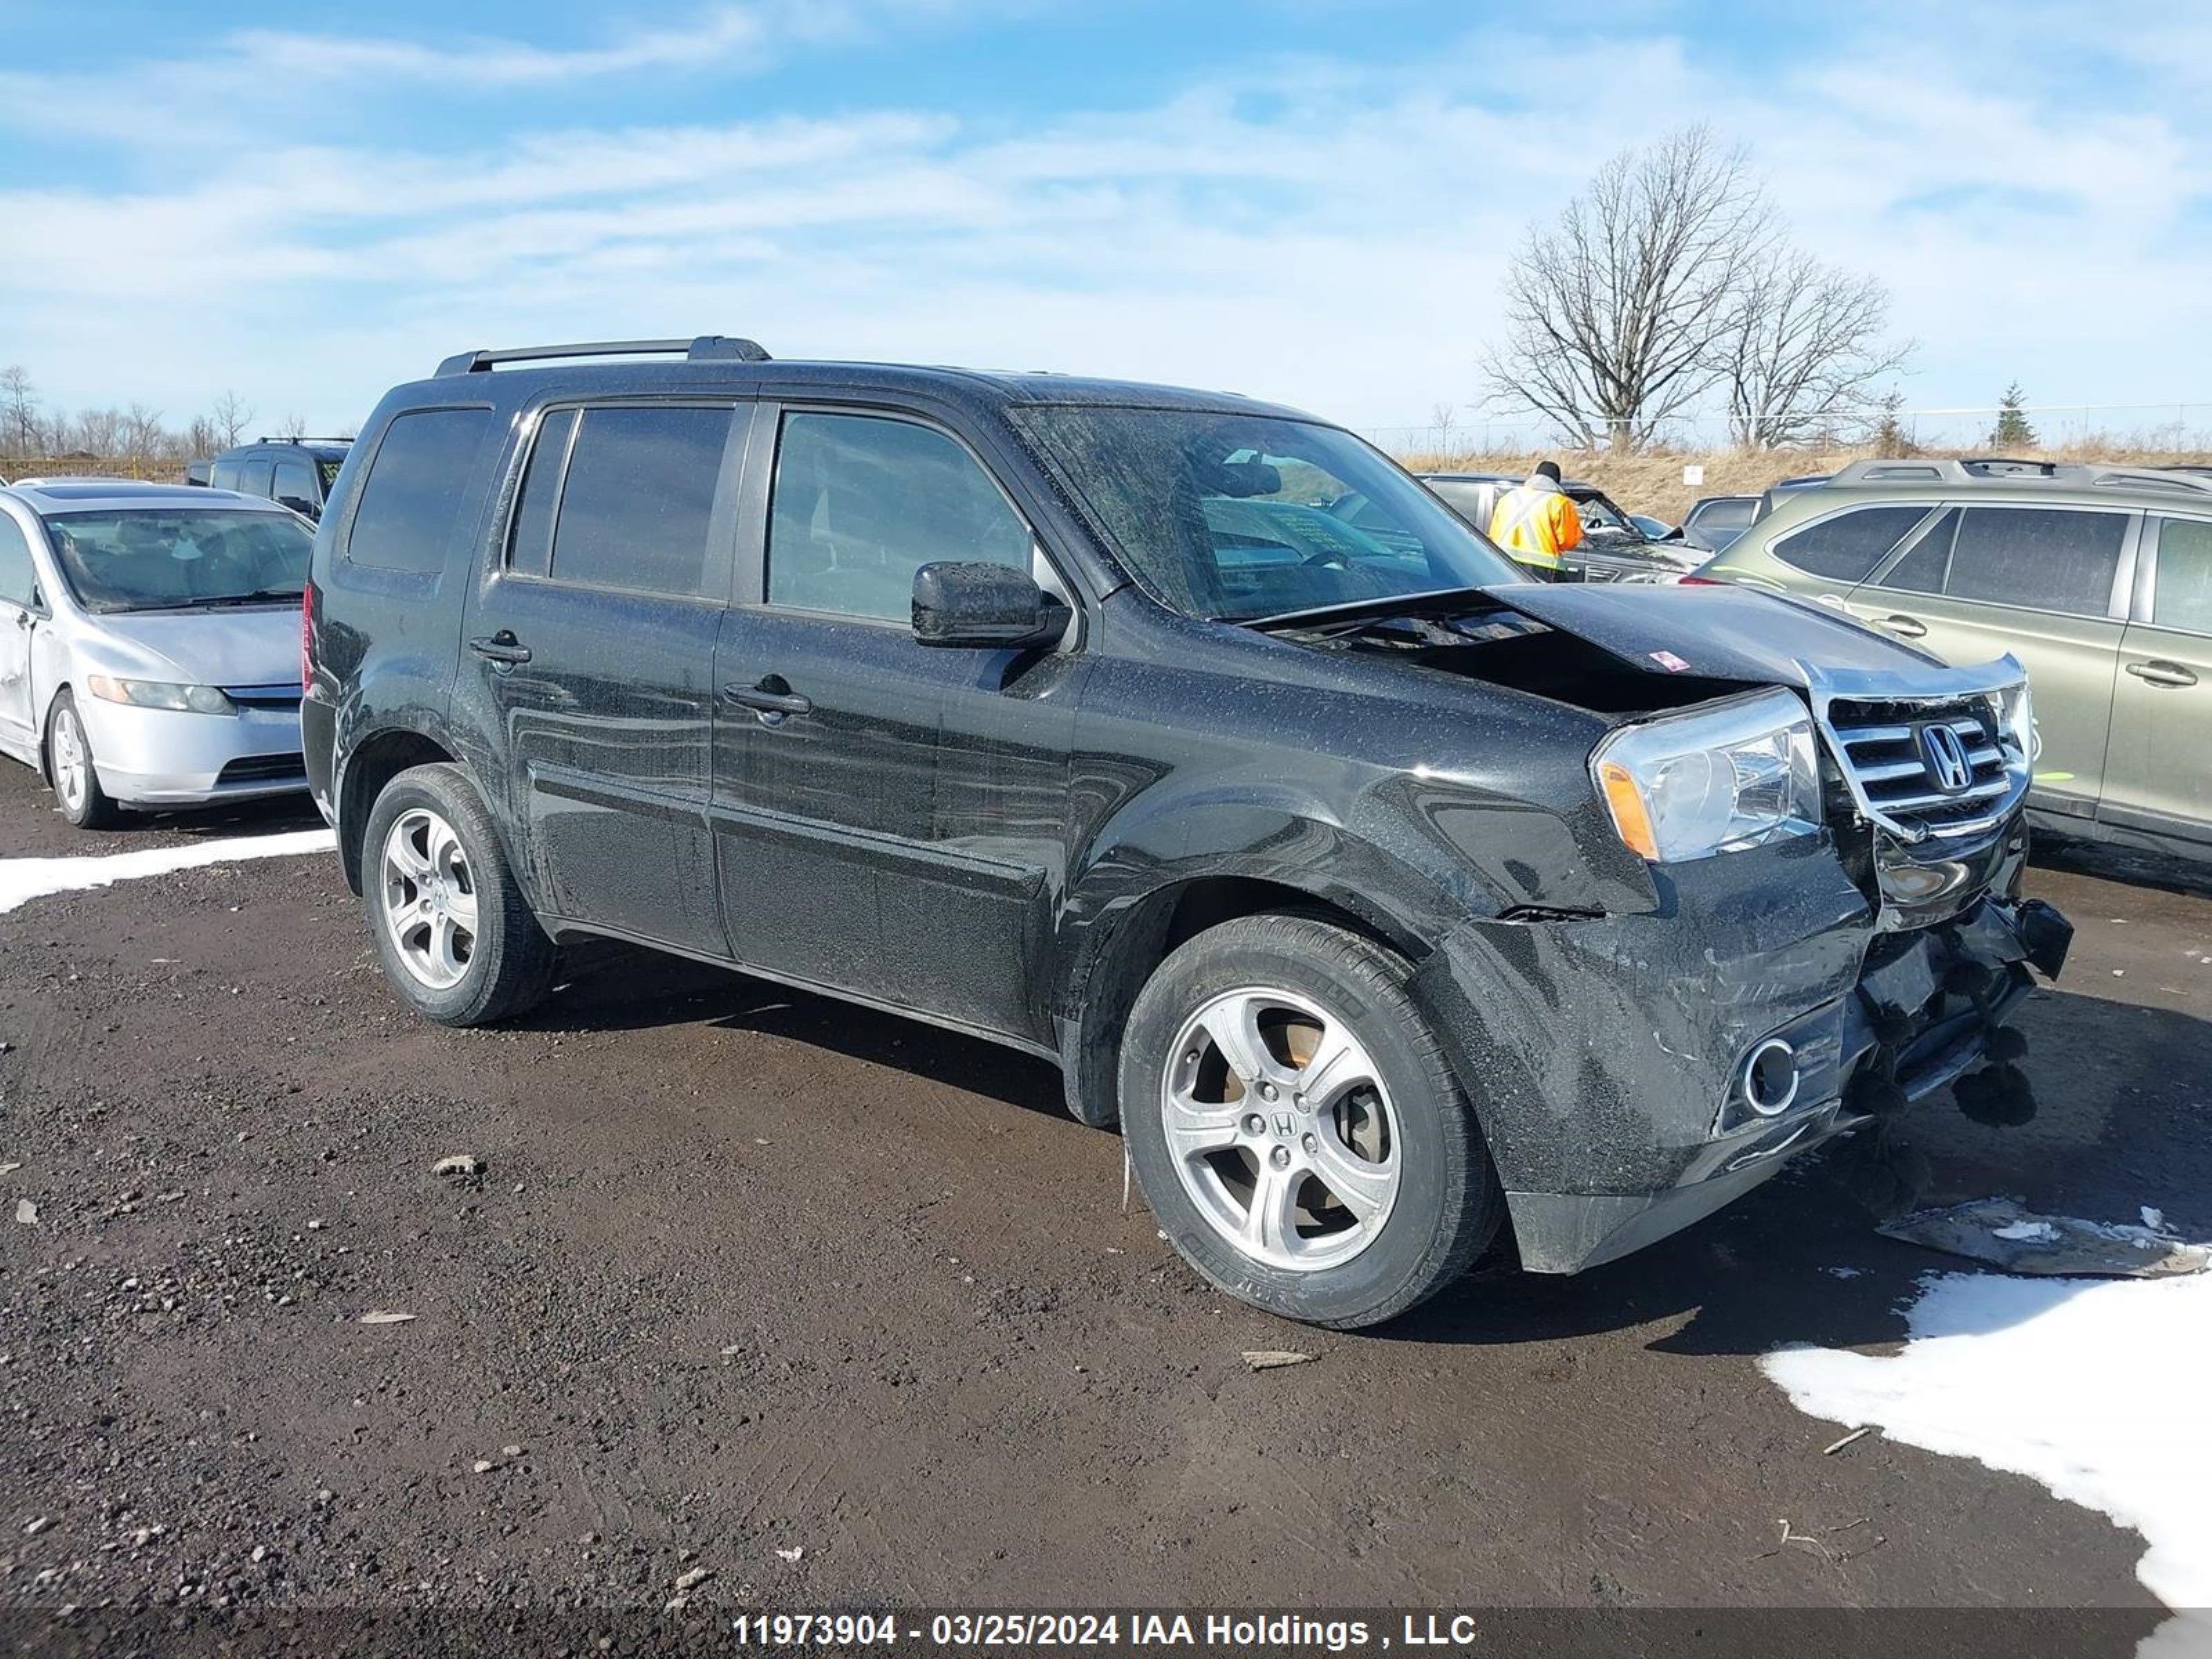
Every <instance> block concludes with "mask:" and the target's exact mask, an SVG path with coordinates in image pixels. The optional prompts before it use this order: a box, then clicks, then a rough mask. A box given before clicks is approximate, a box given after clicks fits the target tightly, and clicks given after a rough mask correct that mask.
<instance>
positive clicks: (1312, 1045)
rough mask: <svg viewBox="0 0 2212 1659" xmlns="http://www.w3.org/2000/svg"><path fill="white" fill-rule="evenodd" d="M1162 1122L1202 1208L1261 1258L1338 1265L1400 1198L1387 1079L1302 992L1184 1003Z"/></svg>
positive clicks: (1264, 991)
mask: <svg viewBox="0 0 2212 1659" xmlns="http://www.w3.org/2000/svg"><path fill="white" fill-rule="evenodd" d="M1160 1121H1161V1127H1162V1129H1163V1131H1164V1134H1165V1136H1166V1139H1167V1145H1168V1151H1169V1153H1170V1157H1171V1158H1173V1160H1174V1164H1175V1170H1176V1176H1177V1178H1178V1179H1179V1180H1180V1181H1181V1182H1182V1186H1183V1190H1184V1192H1185V1193H1186V1194H1188V1196H1189V1197H1190V1199H1191V1200H1192V1201H1193V1202H1194V1203H1195V1204H1196V1205H1197V1206H1198V1209H1199V1212H1200V1214H1202V1215H1203V1216H1204V1217H1205V1218H1206V1221H1207V1223H1208V1224H1209V1225H1211V1226H1212V1228H1213V1230H1214V1231H1216V1232H1218V1233H1219V1234H1220V1235H1221V1237H1223V1238H1225V1239H1226V1240H1227V1241H1228V1242H1229V1243H1231V1245H1233V1246H1234V1247H1236V1249H1238V1250H1239V1251H1241V1252H1243V1254H1244V1255H1248V1256H1249V1257H1251V1258H1252V1259H1254V1260H1255V1261H1261V1262H1264V1263H1265V1264H1266V1265H1267V1266H1268V1267H1277V1268H1284V1269H1288V1270H1290V1271H1292V1272H1304V1273H1310V1272H1315V1271H1317V1270H1319V1269H1321V1268H1324V1267H1339V1266H1340V1265H1342V1264H1343V1263H1344V1262H1346V1261H1350V1260H1351V1259H1352V1257H1354V1256H1356V1255H1358V1254H1359V1253H1360V1252H1361V1251H1362V1250H1364V1249H1366V1248H1367V1247H1368V1246H1369V1245H1370V1244H1371V1243H1374V1241H1375V1239H1376V1236H1377V1235H1379V1234H1380V1233H1381V1232H1382V1231H1383V1225H1384V1224H1385V1223H1386V1222H1387V1221H1389V1218H1390V1211H1391V1206H1393V1205H1394V1204H1395V1202H1396V1200H1397V1196H1398V1186H1399V1179H1400V1175H1401V1162H1400V1152H1399V1140H1400V1137H1399V1133H1398V1120H1397V1115H1396V1111H1395V1108H1394V1107H1393V1106H1392V1105H1391V1103H1390V1096H1389V1090H1388V1089H1387V1088H1386V1087H1385V1086H1384V1085H1383V1079H1382V1076H1381V1073H1380V1072H1379V1070H1378V1068H1377V1067H1376V1064H1375V1061H1374V1059H1373V1057H1372V1056H1371V1055H1370V1054H1369V1053H1368V1052H1367V1049H1366V1048H1365V1047H1364V1045H1363V1044H1362V1043H1361V1042H1360V1041H1359V1040H1358V1037H1357V1036H1354V1035H1353V1034H1352V1030H1350V1028H1349V1027H1348V1026H1347V1025H1346V1023H1345V1022H1344V1021H1343V1020H1341V1019H1340V1018H1338V1017H1337V1016H1335V1015H1334V1014H1332V1013H1330V1012H1328V1010H1327V1009H1325V1008H1324V1007H1322V1005H1321V1004H1319V1003H1317V1002H1316V1001H1315V1000H1312V999H1311V998H1310V997H1308V996H1305V995H1304V994H1301V993H1298V992H1295V991H1289V990H1284V989H1280V988H1278V987H1264V986H1254V987H1245V988H1243V989H1240V990H1235V991H1230V992H1227V993H1225V994H1222V995H1220V996H1218V997H1215V998H1214V999H1212V1000H1211V1001H1209V1002H1207V1003H1206V1005H1205V1006H1202V1007H1200V1009H1199V1010H1198V1011H1197V1012H1195V1013H1194V1014H1193V1015H1191V1017H1190V1018H1189V1019H1188V1020H1187V1021H1185V1022H1184V1024H1183V1027H1182V1031H1181V1033H1180V1034H1179V1035H1178V1036H1176V1042H1175V1046H1174V1047H1173V1048H1171V1049H1170V1051H1169V1054H1168V1064H1167V1070H1166V1074H1165V1075H1164V1077H1163V1078H1162V1079H1161V1082H1160Z"/></svg>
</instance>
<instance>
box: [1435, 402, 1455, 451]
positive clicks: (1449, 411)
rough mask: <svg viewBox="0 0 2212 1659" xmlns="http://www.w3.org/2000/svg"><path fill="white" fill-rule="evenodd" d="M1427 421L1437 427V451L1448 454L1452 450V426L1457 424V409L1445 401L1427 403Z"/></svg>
mask: <svg viewBox="0 0 2212 1659" xmlns="http://www.w3.org/2000/svg"><path fill="white" fill-rule="evenodd" d="M1429 421H1430V423H1431V424H1432V425H1433V426H1434V427H1435V428H1436V429H1437V454H1438V455H1441V456H1449V455H1450V454H1451V453H1453V452H1452V428H1455V426H1457V425H1458V424H1459V411H1458V410H1456V409H1455V408H1453V407H1452V406H1451V404H1447V403H1437V404H1430V405H1429Z"/></svg>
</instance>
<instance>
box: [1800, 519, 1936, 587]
mask: <svg viewBox="0 0 2212 1659" xmlns="http://www.w3.org/2000/svg"><path fill="white" fill-rule="evenodd" d="M1927 516H1928V508H1927V507H1926V506H1924V505H1923V506H1917V507H1857V508H1855V509H1854V510H1852V511H1850V512H1849V513H1838V514H1836V516H1835V517H1833V518H1832V519H1823V520H1820V522H1819V523H1818V524H1808V525H1807V526H1805V527H1804V528H1803V529H1802V530H1796V531H1792V532H1790V533H1789V534H1788V535H1786V536H1784V537H1783V538H1782V539H1781V540H1779V541H1778V542H1776V543H1775V544H1774V545H1773V547H1772V549H1771V551H1772V553H1773V555H1774V556H1775V557H1776V558H1778V559H1780V560H1781V561H1782V562H1784V564H1790V565H1795V566H1796V568H1798V569H1800V570H1802V571H1806V572H1808V573H1809V574H1812V575H1815V576H1826V577H1827V578H1828V580H1831V581H1838V582H1863V581H1864V580H1866V579H1867V577H1868V575H1869V574H1870V573H1871V572H1872V571H1873V569H1874V568H1875V566H1876V565H1878V564H1880V563H1881V562H1882V561H1883V560H1884V559H1885V558H1887V557H1888V556H1889V550H1890V549H1891V548H1893V547H1895V546H1896V545H1897V544H1898V540H1899V538H1901V537H1902V536H1903V535H1904V534H1905V532H1906V531H1908V530H1910V529H1911V528H1912V526H1915V525H1917V524H1918V523H1919V522H1920V521H1921V520H1923V519H1924V518H1926V517H1927Z"/></svg>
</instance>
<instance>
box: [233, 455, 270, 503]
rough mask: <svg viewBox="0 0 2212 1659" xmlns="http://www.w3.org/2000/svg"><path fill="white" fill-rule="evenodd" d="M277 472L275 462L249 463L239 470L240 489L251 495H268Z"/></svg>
mask: <svg viewBox="0 0 2212 1659" xmlns="http://www.w3.org/2000/svg"><path fill="white" fill-rule="evenodd" d="M275 475H276V462H274V461H248V462H246V465H244V466H242V467H240V469H239V473H238V487H239V488H240V489H242V490H244V491H245V492H246V494H247V495H268V494H269V492H270V484H271V482H272V480H273V478H274V477H275Z"/></svg>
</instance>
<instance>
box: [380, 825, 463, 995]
mask: <svg viewBox="0 0 2212 1659" xmlns="http://www.w3.org/2000/svg"><path fill="white" fill-rule="evenodd" d="M379 885H380V889H381V890H382V896H383V910H384V926H385V929H386V933H388V934H389V935H390V937H391V939H392V945H393V948H394V950H395V951H396V952H397V954H398V957H399V960H400V962H401V963H403V964H404V966H405V967H406V969H407V971H408V972H409V973H410V974H411V975H413V976H414V977H415V978H416V980H418V981H421V982H422V984H424V985H426V986H428V987H430V988H431V989H432V990H434V991H445V990H450V989H452V988H453V987H454V986H456V985H458V984H459V983H460V981H461V978H462V975H465V974H466V973H467V972H468V971H469V963H471V961H472V960H473V959H474V957H475V955H476V947H477V887H476V880H475V878H474V877H473V875H472V874H471V872H470V869H469V860H468V854H466V853H465V851H464V850H463V849H462V847H461V840H460V837H459V836H457V835H456V834H454V833H453V825H452V824H450V823H447V822H446V820H445V819H444V818H442V817H440V816H439V815H438V814H437V813H435V812H434V811H430V810H429V809H428V807H422V806H417V807H413V808H410V810H408V811H404V812H402V813H401V814H400V815H399V816H398V817H397V818H395V819H394V820H393V821H392V828H391V829H389V830H387V831H386V833H385V837H384V852H383V859H382V871H381V879H380V883H379Z"/></svg>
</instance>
